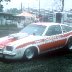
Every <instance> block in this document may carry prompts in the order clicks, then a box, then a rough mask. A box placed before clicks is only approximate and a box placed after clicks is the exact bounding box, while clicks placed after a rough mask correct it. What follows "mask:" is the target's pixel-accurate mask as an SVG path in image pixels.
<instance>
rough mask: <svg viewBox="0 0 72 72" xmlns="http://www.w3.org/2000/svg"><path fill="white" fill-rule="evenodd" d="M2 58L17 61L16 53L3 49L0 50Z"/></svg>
mask: <svg viewBox="0 0 72 72" xmlns="http://www.w3.org/2000/svg"><path fill="white" fill-rule="evenodd" d="M0 58H5V59H15V58H16V53H14V52H11V51H4V50H3V49H0Z"/></svg>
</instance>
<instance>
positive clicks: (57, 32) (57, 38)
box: [40, 25, 65, 51]
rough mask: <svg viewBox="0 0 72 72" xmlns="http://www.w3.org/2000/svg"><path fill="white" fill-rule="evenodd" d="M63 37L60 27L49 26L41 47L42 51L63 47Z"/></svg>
mask: <svg viewBox="0 0 72 72" xmlns="http://www.w3.org/2000/svg"><path fill="white" fill-rule="evenodd" d="M62 37H63V36H62V30H61V26H60V25H51V26H49V28H48V30H47V31H46V34H45V39H44V44H43V45H41V46H40V48H41V51H47V50H53V49H56V48H60V47H62V46H63V45H64V44H65V40H64V39H63V38H62Z"/></svg>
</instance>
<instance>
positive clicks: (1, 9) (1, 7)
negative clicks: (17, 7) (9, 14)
mask: <svg viewBox="0 0 72 72" xmlns="http://www.w3.org/2000/svg"><path fill="white" fill-rule="evenodd" d="M2 1H5V2H10V1H11V0H0V12H3V5H2V4H1V2H2Z"/></svg>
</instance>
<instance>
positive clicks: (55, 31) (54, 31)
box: [46, 25, 62, 36]
mask: <svg viewBox="0 0 72 72" xmlns="http://www.w3.org/2000/svg"><path fill="white" fill-rule="evenodd" d="M61 33H62V31H61V27H60V25H52V26H50V27H49V28H48V30H47V32H46V35H47V36H51V35H56V34H61Z"/></svg>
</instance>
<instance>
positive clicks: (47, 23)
mask: <svg viewBox="0 0 72 72" xmlns="http://www.w3.org/2000/svg"><path fill="white" fill-rule="evenodd" d="M33 24H36V25H42V26H50V25H60V23H53V22H37V23H33Z"/></svg>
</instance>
